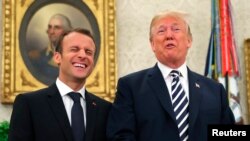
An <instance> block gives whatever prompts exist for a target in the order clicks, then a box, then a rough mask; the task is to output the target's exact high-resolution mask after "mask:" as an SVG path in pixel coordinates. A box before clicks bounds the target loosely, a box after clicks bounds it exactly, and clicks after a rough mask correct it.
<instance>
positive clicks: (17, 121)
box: [9, 29, 111, 141]
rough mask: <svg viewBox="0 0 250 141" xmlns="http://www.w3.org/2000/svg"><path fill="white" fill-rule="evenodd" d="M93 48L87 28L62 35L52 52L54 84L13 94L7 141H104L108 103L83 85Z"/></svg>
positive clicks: (92, 61) (87, 73)
mask: <svg viewBox="0 0 250 141" xmlns="http://www.w3.org/2000/svg"><path fill="white" fill-rule="evenodd" d="M95 50H96V48H95V42H94V40H93V37H92V35H91V34H90V32H89V31H88V30H85V29H73V30H70V31H68V32H66V33H64V34H63V35H62V37H61V38H60V40H59V46H57V48H56V52H55V53H54V61H55V63H56V64H58V67H59V76H58V78H57V80H56V83H54V84H52V85H51V86H49V87H47V88H44V89H41V90H38V91H34V92H30V93H28V94H20V95H18V96H17V97H16V100H15V102H14V106H13V113H12V116H11V121H10V130H9V141H106V122H107V117H108V113H109V109H110V107H111V103H109V102H107V101H105V100H103V99H101V98H99V97H97V96H95V95H93V94H91V93H89V92H88V91H87V90H86V88H85V82H86V79H87V77H88V76H89V75H90V73H91V72H92V70H93V68H94V55H95V54H96V53H95ZM75 97H77V98H76V99H77V100H75Z"/></svg>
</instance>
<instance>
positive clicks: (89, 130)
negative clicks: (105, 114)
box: [85, 91, 99, 141]
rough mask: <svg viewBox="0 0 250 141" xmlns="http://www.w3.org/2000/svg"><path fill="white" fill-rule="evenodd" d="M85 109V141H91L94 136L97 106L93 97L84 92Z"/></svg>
mask: <svg viewBox="0 0 250 141" xmlns="http://www.w3.org/2000/svg"><path fill="white" fill-rule="evenodd" d="M85 97H86V109H87V118H86V119H87V122H86V123H87V127H86V141H91V140H92V138H93V136H94V129H95V124H96V122H95V121H96V116H97V110H98V106H99V105H97V103H96V102H95V100H94V99H93V97H92V96H91V95H90V93H88V92H87V91H85Z"/></svg>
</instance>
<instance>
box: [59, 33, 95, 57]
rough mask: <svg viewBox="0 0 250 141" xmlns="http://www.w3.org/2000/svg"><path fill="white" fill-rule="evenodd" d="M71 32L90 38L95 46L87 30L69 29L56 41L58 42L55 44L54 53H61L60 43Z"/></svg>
mask: <svg viewBox="0 0 250 141" xmlns="http://www.w3.org/2000/svg"><path fill="white" fill-rule="evenodd" d="M72 32H77V33H80V34H83V35H86V36H88V37H90V38H91V39H92V40H93V42H94V44H95V40H94V37H93V35H92V34H91V32H90V31H89V30H88V29H84V28H73V29H71V30H69V31H66V32H64V33H63V34H62V35H60V37H59V39H58V42H57V46H56V50H55V51H56V52H59V53H62V41H63V39H64V37H65V36H67V35H69V34H70V33H72ZM95 55H96V53H95Z"/></svg>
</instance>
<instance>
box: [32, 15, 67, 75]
mask: <svg viewBox="0 0 250 141" xmlns="http://www.w3.org/2000/svg"><path fill="white" fill-rule="evenodd" d="M71 28H72V26H71V22H70V20H69V18H68V17H66V16H65V15H63V14H55V15H53V16H52V17H51V18H50V20H49V23H48V27H47V31H46V32H47V35H48V39H49V44H48V45H47V47H45V48H43V49H41V50H37V49H36V50H31V51H29V54H28V55H29V57H30V59H31V63H32V65H34V66H35V67H37V68H39V70H40V71H42V72H43V73H45V74H49V75H50V76H51V77H52V78H54V79H56V76H57V75H58V70H57V65H56V64H55V63H54V61H53V53H54V50H55V46H56V45H57V40H58V38H59V36H60V35H61V34H62V33H63V32H65V31H68V30H70V29H71Z"/></svg>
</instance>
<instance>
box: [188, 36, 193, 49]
mask: <svg viewBox="0 0 250 141" xmlns="http://www.w3.org/2000/svg"><path fill="white" fill-rule="evenodd" d="M192 42H193V40H192V37H188V48H190V47H191V46H192Z"/></svg>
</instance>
